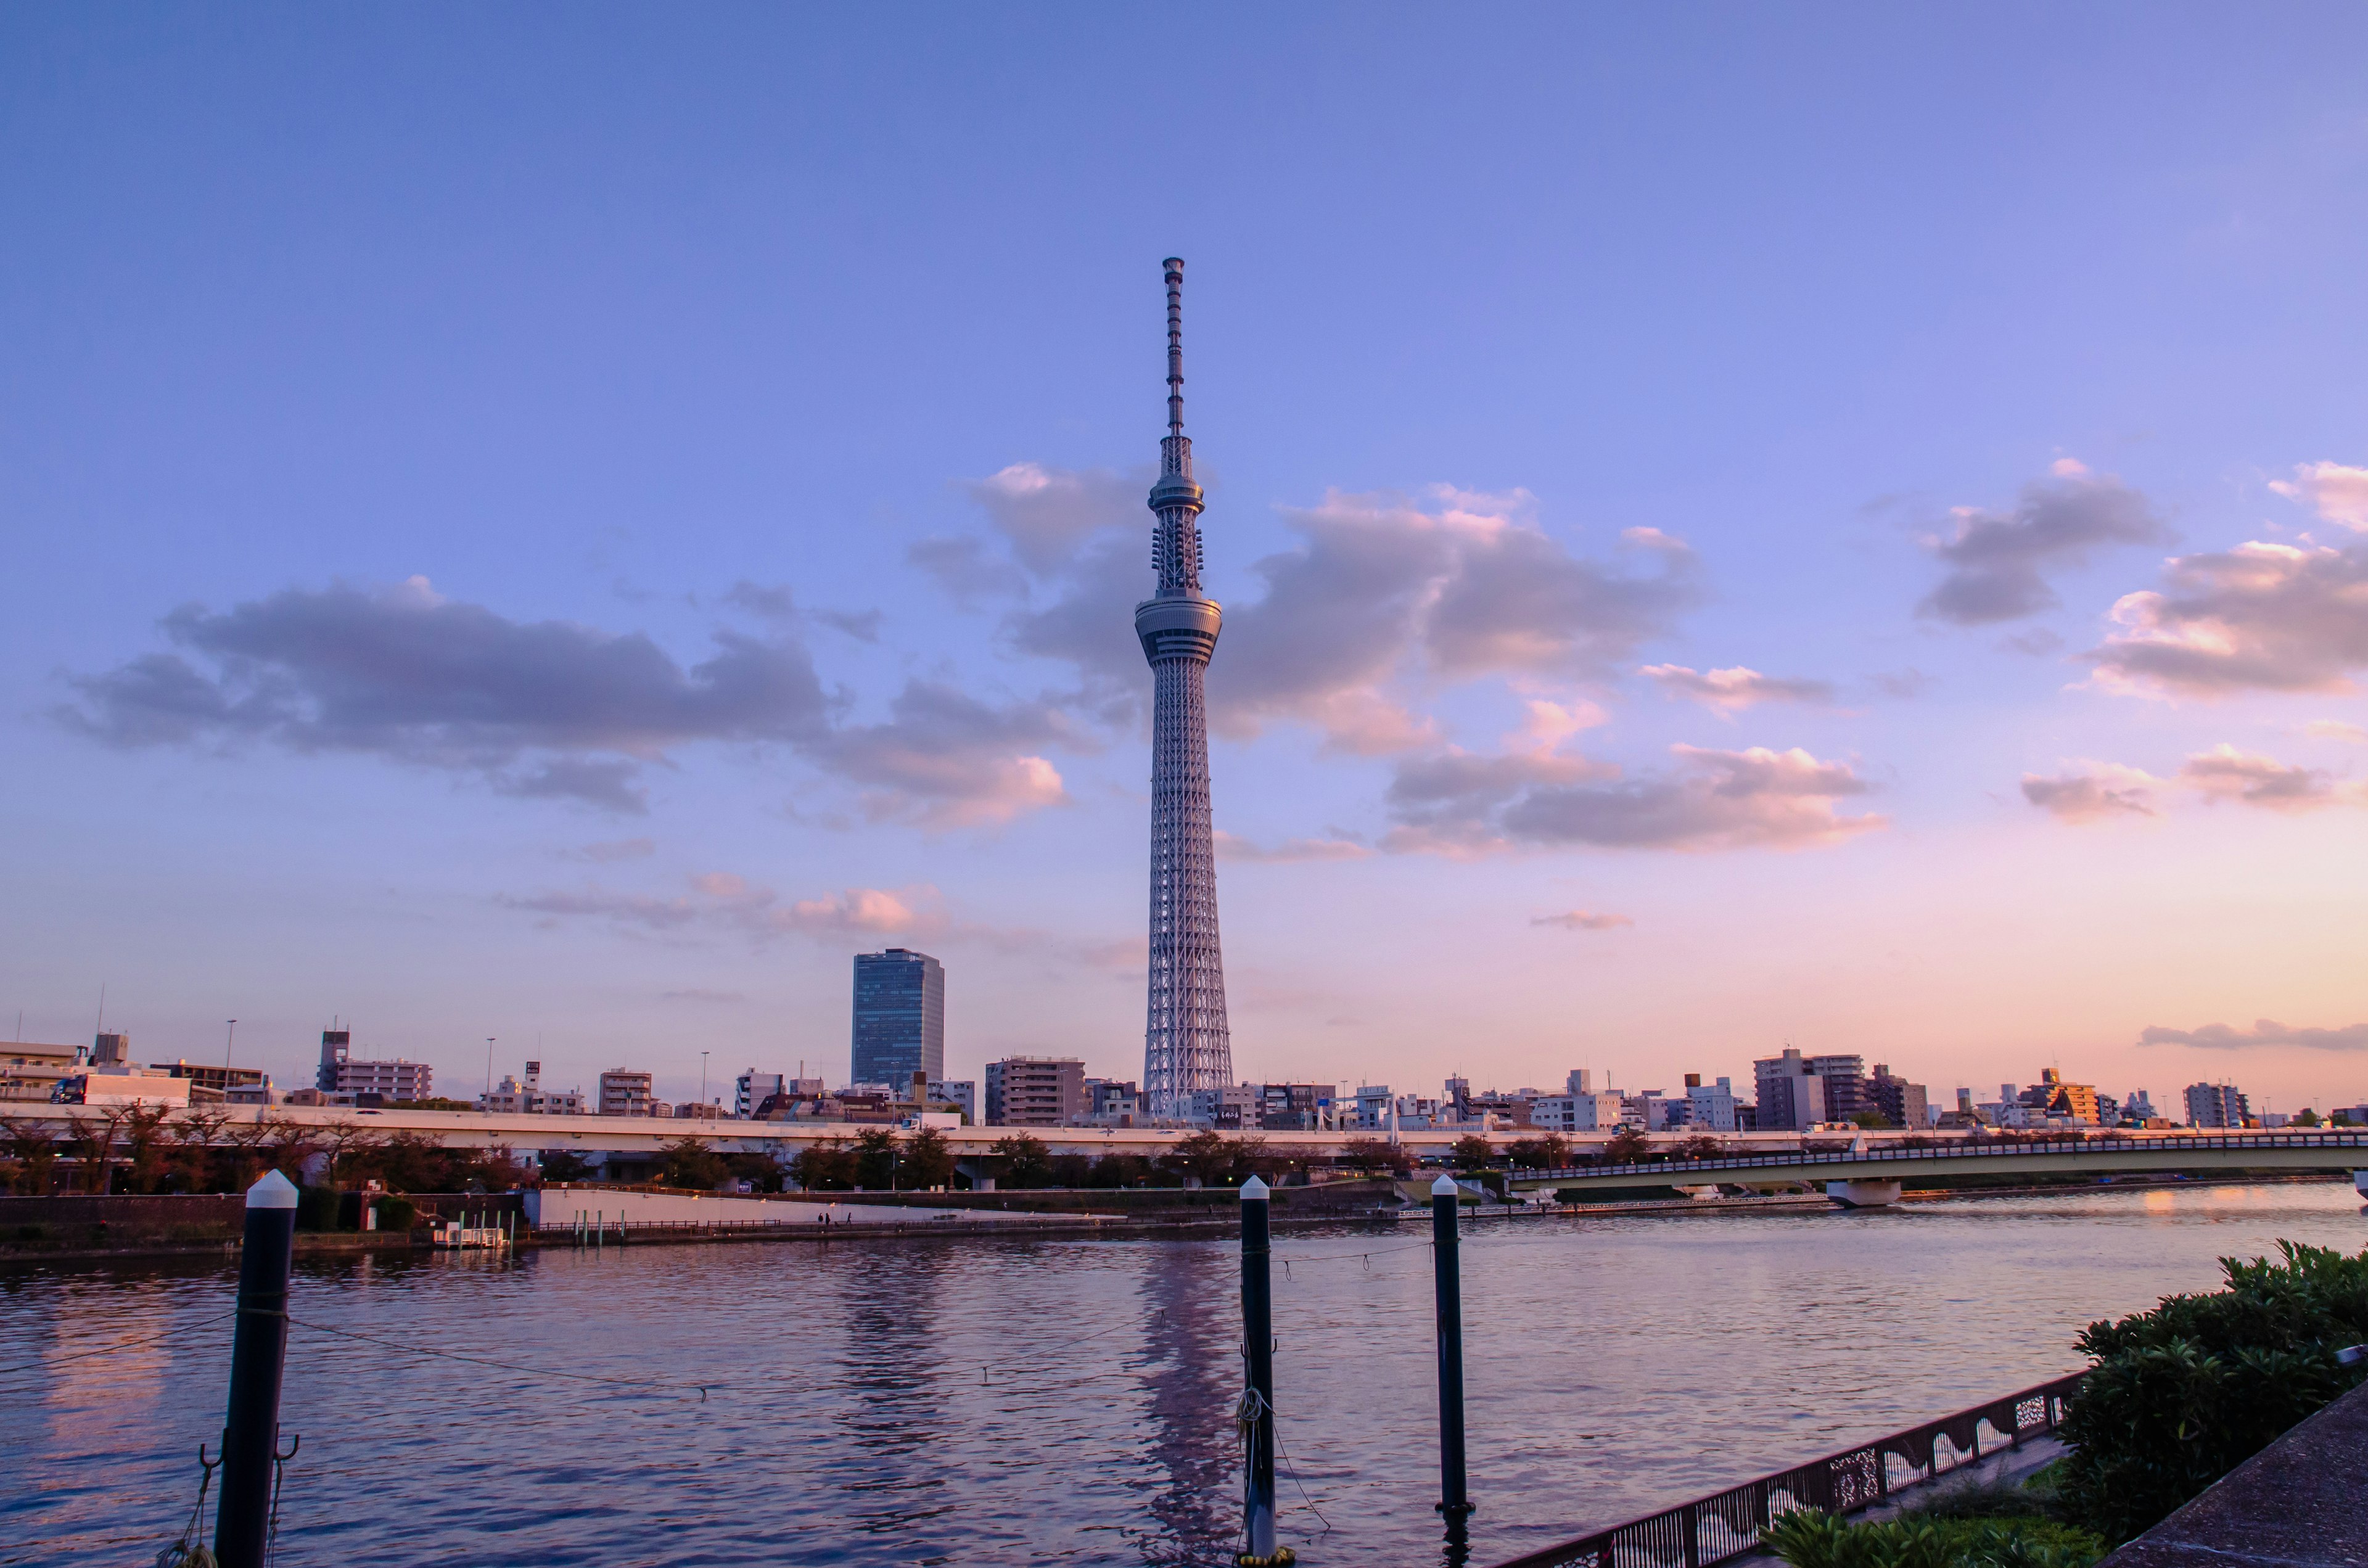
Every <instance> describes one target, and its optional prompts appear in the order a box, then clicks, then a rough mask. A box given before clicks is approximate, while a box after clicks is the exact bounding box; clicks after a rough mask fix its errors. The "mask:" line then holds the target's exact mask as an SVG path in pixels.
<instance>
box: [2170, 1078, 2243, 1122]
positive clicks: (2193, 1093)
mask: <svg viewBox="0 0 2368 1568" xmlns="http://www.w3.org/2000/svg"><path fill="white" fill-rule="evenodd" d="M2186 1098H2187V1125H2188V1126H2190V1127H2199V1128H2202V1127H2211V1128H2230V1127H2242V1126H2244V1125H2245V1122H2246V1120H2247V1119H2248V1118H2249V1117H2250V1116H2251V1115H2252V1109H2251V1108H2250V1107H2249V1106H2248V1105H2247V1104H2246V1102H2245V1096H2244V1094H2243V1093H2242V1092H2241V1091H2240V1090H2238V1089H2237V1085H2234V1084H2190V1085H2187V1096H2186Z"/></svg>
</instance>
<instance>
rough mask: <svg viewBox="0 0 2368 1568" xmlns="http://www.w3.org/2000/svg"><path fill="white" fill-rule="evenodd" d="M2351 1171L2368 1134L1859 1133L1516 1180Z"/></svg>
mask: <svg viewBox="0 0 2368 1568" xmlns="http://www.w3.org/2000/svg"><path fill="white" fill-rule="evenodd" d="M2234 1170H2246V1171H2270V1170H2275V1171H2350V1172H2351V1173H2352V1180H2353V1185H2354V1186H2356V1187H2359V1188H2360V1189H2361V1191H2362V1195H2363V1196H2368V1131H2359V1130H2345V1129H2332V1130H2326V1131H2295V1132H2232V1133H2225V1134H2184V1135H2178V1136H2167V1137H2165V1136H2157V1137H2144V1136H2131V1135H2123V1134H2117V1133H2101V1134H2096V1135H2091V1136H2085V1137H2078V1138H2048V1139H2034V1140H2032V1141H2030V1142H2021V1141H2017V1142H2007V1141H2006V1140H2003V1139H1989V1138H1985V1139H1979V1140H1970V1139H1969V1140H1965V1141H1963V1142H1953V1143H1946V1144H1940V1145H1936V1146H1934V1147H1930V1148H1909V1147H1905V1146H1902V1145H1900V1144H1897V1143H1892V1144H1879V1143H1873V1142H1868V1141H1866V1140H1863V1139H1861V1140H1859V1141H1857V1142H1854V1143H1853V1144H1852V1145H1851V1146H1850V1148H1849V1149H1847V1150H1810V1149H1794V1150H1776V1151H1759V1152H1755V1153H1737V1154H1735V1155H1731V1156H1728V1157H1725V1158H1721V1159H1714V1160H1661V1161H1654V1162H1646V1163H1641V1164H1637V1165H1580V1166H1574V1167H1570V1168H1568V1169H1564V1170H1551V1171H1520V1172H1516V1173H1515V1174H1514V1175H1513V1176H1512V1177H1511V1178H1510V1181H1509V1185H1510V1186H1511V1187H1515V1188H1517V1189H1520V1190H1524V1191H1531V1192H1534V1191H1538V1190H1541V1189H1543V1188H1546V1187H1552V1188H1554V1190H1556V1191H1557V1192H1569V1191H1574V1190H1575V1191H1577V1192H1581V1193H1590V1192H1611V1191H1621V1190H1633V1189H1634V1188H1636V1187H1648V1186H1665V1187H1675V1188H1679V1189H1680V1190H1682V1189H1686V1188H1691V1187H1712V1186H1721V1187H1759V1188H1770V1187H1792V1186H1798V1185H1800V1184H1802V1183H1804V1182H1815V1181H1823V1182H1824V1183H1825V1184H1826V1193H1827V1197H1829V1198H1832V1199H1834V1200H1835V1201H1836V1202H1839V1203H1844V1204H1848V1205H1850V1206H1851V1207H1854V1208H1873V1207H1880V1206H1882V1205H1884V1204H1886V1203H1892V1202H1896V1201H1897V1200H1898V1198H1899V1194H1900V1191H1901V1187H1902V1184H1904V1183H1913V1182H1918V1181H1931V1180H1936V1179H1941V1178H1944V1177H1949V1176H2056V1175H2106V1174H2112V1173H2119V1172H2127V1173H2131V1174H2138V1173H2159V1172H2203V1171H2234Z"/></svg>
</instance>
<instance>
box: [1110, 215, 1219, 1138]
mask: <svg viewBox="0 0 2368 1568" xmlns="http://www.w3.org/2000/svg"><path fill="white" fill-rule="evenodd" d="M1151 509H1152V511H1154V512H1155V513H1156V514H1158V517H1159V522H1158V525H1157V527H1156V528H1154V530H1153V532H1152V546H1151V557H1152V564H1153V565H1154V566H1155V567H1156V569H1157V570H1158V573H1159V587H1158V591H1157V592H1156V593H1155V594H1154V595H1153V596H1152V597H1150V598H1147V599H1145V600H1144V601H1143V603H1141V604H1139V605H1137V606H1135V607H1134V634H1135V637H1136V638H1137V639H1138V640H1139V641H1140V642H1142V643H1143V656H1144V658H1145V659H1148V660H1149V661H1150V662H1151V679H1152V706H1151V952H1150V959H1151V978H1150V984H1149V990H1150V997H1149V1006H1148V1017H1147V1018H1146V1020H1145V1023H1144V1037H1143V1096H1144V1109H1145V1110H1147V1111H1148V1112H1149V1113H1150V1114H1151V1115H1152V1116H1153V1117H1155V1118H1175V1117H1179V1116H1182V1115H1184V1114H1185V1113H1186V1112H1187V1111H1189V1110H1190V1108H1191V1096H1192V1093H1193V1091H1195V1090H1197V1089H1214V1088H1222V1087H1224V1085H1227V1084H1229V1083H1231V1082H1232V1081H1233V1077H1234V1048H1233V1035H1232V1031H1231V1030H1230V1029H1229V1028H1228V1027H1227V1025H1226V1022H1225V965H1224V957H1223V955H1222V954H1221V953H1220V951H1219V949H1218V943H1217V862H1216V853H1215V845H1214V841H1213V835H1212V832H1211V829H1210V821H1209V722H1208V711H1207V702H1206V698H1205V695H1204V690H1203V686H1204V677H1205V676H1206V675H1207V673H1208V668H1209V656H1210V655H1211V654H1212V653H1215V652H1216V650H1217V632H1218V630H1219V628H1220V626H1221V624H1222V623H1223V621H1224V613H1223V611H1221V610H1220V609H1219V608H1218V606H1217V601H1216V600H1214V599H1212V598H1210V597H1208V596H1207V595H1205V594H1203V593H1202V592H1201V525H1200V518H1201V487H1200V486H1199V485H1198V484H1195V483H1192V443H1191V441H1190V438H1189V437H1186V436H1185V434H1184V264H1183V263H1182V262H1181V261H1179V260H1178V259H1177V258H1175V257H1174V256H1170V257H1168V259H1167V438H1166V439H1164V440H1162V441H1161V442H1160V443H1159V483H1157V484H1155V485H1153V486H1152V487H1151Z"/></svg>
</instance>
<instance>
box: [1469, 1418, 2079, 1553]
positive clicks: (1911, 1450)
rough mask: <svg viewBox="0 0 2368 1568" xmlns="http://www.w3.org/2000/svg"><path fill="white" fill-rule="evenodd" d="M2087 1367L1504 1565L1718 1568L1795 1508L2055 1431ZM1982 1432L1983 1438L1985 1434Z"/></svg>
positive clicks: (1888, 1490)
mask: <svg viewBox="0 0 2368 1568" xmlns="http://www.w3.org/2000/svg"><path fill="white" fill-rule="evenodd" d="M2085 1376H2087V1374H2086V1373H2079V1372H2076V1373H2074V1374H2073V1375H2072V1376H2070V1377H2066V1378H2057V1379H2055V1381H2052V1382H2044V1383H2041V1384H2038V1385H2037V1386H2036V1387H2033V1388H2027V1389H2024V1390H2023V1391H2022V1392H2020V1393H2010V1394H2008V1395H2007V1396H2006V1397H2005V1398H2003V1399H1994V1400H1992V1401H1990V1402H1989V1403H1987V1404H1977V1405H1975V1406H1974V1407H1973V1408H1972V1409H1970V1410H1960V1411H1958V1412H1957V1413H1956V1414H1955V1415H1944V1416H1942V1417H1941V1419H1940V1420H1938V1421H1927V1422H1925V1423H1924V1424H1923V1425H1922V1426H1910V1427H1908V1428H1907V1430H1906V1431H1904V1432H1894V1433H1892V1434H1891V1435H1890V1436H1888V1437H1877V1438H1875V1439H1874V1440H1873V1442H1871V1443H1861V1444H1860V1445H1859V1446H1857V1447H1856V1448H1851V1449H1843V1450H1842V1451H1841V1452H1840V1453H1838V1454H1827V1456H1826V1457H1825V1458H1824V1459H1821V1460H1811V1461H1810V1462H1809V1463H1807V1464H1804V1465H1795V1466H1794V1467H1793V1468H1792V1469H1791V1470H1782V1471H1777V1472H1776V1473H1775V1474H1773V1475H1763V1476H1761V1477H1759V1479H1758V1480H1757V1481H1747V1482H1745V1483H1743V1484H1742V1485H1740V1486H1730V1487H1728V1488H1727V1489H1726V1490H1725V1491H1724V1492H1713V1493H1712V1494H1710V1495H1709V1496H1707V1497H1697V1498H1695V1499H1694V1500H1693V1501H1692V1502H1691V1503H1680V1504H1679V1505H1678V1506H1676V1507H1674V1508H1664V1509H1662V1510H1661V1511H1660V1512H1659V1513H1657V1514H1650V1515H1647V1516H1645V1517H1644V1518H1641V1519H1631V1520H1629V1521H1628V1522H1627V1523H1626V1524H1624V1525H1614V1526H1612V1527H1611V1528H1610V1529H1604V1530H1597V1531H1596V1532H1594V1533H1593V1534H1591V1535H1583V1536H1580V1537H1579V1538H1578V1539H1577V1540H1566V1541H1564V1542H1563V1543H1562V1544H1561V1545H1559V1546H1550V1547H1547V1548H1546V1549H1544V1550H1543V1551H1532V1552H1531V1553H1530V1554H1528V1555H1527V1556H1525V1557H1517V1558H1514V1559H1513V1560H1512V1561H1510V1562H1505V1563H1501V1564H1499V1565H1498V1568H1680V1565H1682V1568H1713V1564H1716V1563H1720V1562H1727V1561H1729V1560H1730V1559H1733V1558H1736V1557H1741V1556H1744V1555H1746V1554H1747V1553H1748V1552H1752V1551H1758V1550H1759V1532H1760V1531H1761V1530H1763V1529H1766V1528H1768V1527H1769V1526H1770V1524H1772V1523H1774V1522H1775V1521H1776V1520H1777V1519H1779V1518H1782V1517H1783V1516H1784V1515H1786V1514H1789V1513H1791V1512H1793V1510H1794V1509H1797V1508H1820V1509H1823V1510H1824V1511H1826V1512H1827V1513H1829V1514H1848V1513H1852V1512H1855V1511H1856V1510H1858V1509H1861V1508H1865V1507H1869V1506H1873V1505H1874V1504H1876V1503H1880V1502H1882V1501H1883V1500H1884V1499H1885V1498H1887V1497H1889V1496H1890V1495H1891V1494H1894V1493H1895V1492H1899V1491H1903V1490H1905V1489H1906V1488H1907V1487H1911V1486H1916V1485H1919V1484H1921V1483H1925V1482H1929V1481H1934V1480H1937V1479H1939V1478H1940V1477H1941V1476H1944V1475H1947V1474H1949V1473H1950V1472H1951V1471H1954V1470H1956V1469H1958V1468H1959V1467H1961V1466H1964V1465H1967V1464H1971V1463H1973V1462H1974V1461H1975V1460H1978V1459H1984V1458H1987V1457H1988V1456H1989V1455H1991V1454H1995V1453H1998V1452H2000V1451H2001V1450H2003V1449H2009V1448H2013V1447H2016V1446H2018V1445H2020V1444H2021V1443H2022V1442H2023V1441H2024V1440H2026V1439H2028V1438H2030V1437H2036V1436H2039V1435H2040V1434H2042V1433H2045V1432H2052V1431H2054V1430H2055V1427H2056V1426H2057V1424H2058V1423H2060V1422H2061V1421H2062V1420H2063V1419H2064V1415H2065V1412H2066V1408H2067V1407H2068V1406H2069V1404H2070V1403H2071V1400H2072V1396H2073V1395H2074V1394H2075V1393H2077V1392H2079V1388H2080V1381H2081V1379H2082V1378H2084V1377H2085ZM1985 1431H1987V1434H1988V1437H1987V1441H1985V1440H1984V1434H1985Z"/></svg>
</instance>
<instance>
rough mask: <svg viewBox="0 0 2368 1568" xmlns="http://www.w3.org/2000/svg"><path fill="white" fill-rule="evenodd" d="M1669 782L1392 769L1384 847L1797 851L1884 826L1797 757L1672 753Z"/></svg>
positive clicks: (1520, 763)
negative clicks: (1852, 812)
mask: <svg viewBox="0 0 2368 1568" xmlns="http://www.w3.org/2000/svg"><path fill="white" fill-rule="evenodd" d="M1669 755H1670V756H1671V757H1672V758H1673V759H1674V764H1675V766H1674V767H1672V768H1671V769H1669V770H1668V771H1667V772H1663V773H1658V774H1651V775H1645V776H1643V777H1640V778H1621V777H1620V769H1618V768H1617V767H1611V766H1610V765H1608V764H1602V763H1595V762H1589V761H1588V760H1586V759H1583V758H1577V757H1564V756H1539V755H1530V756H1522V755H1518V754H1514V755H1507V756H1470V755H1468V754H1463V753H1451V754H1448V755H1445V756H1433V757H1425V758H1417V759H1412V760H1409V761H1407V762H1406V763H1402V764H1400V765H1399V767H1398V769H1397V773H1396V777H1395V779H1394V780H1393V781H1392V783H1391V786H1390V790H1389V805H1390V810H1391V814H1392V815H1393V816H1394V817H1395V819H1396V822H1397V825H1396V826H1395V827H1394V828H1393V829H1392V830H1391V832H1390V833H1389V835H1387V836H1386V837H1385V838H1384V839H1383V847H1384V848H1388V849H1393V850H1397V851H1401V852H1421V853H1430V854H1444V855H1452V856H1470V855H1478V854H1486V853H1491V852H1495V851H1500V850H1506V849H1514V848H1531V849H1556V848H1572V847H1577V846H1589V847H1597V848H1624V849H1683V850H1697V851H1699V850H1717V849H1743V848H1777V849H1798V848H1807V847H1812V846H1820V845H1828V844H1835V843H1839V842H1840V841H1842V840H1843V839H1846V838H1850V837H1852V836H1854V835H1858V834H1861V833H1870V832H1873V831H1875V830H1877V829H1880V828H1882V827H1884V826H1885V825H1887V824H1886V820H1885V819H1884V818H1883V817H1881V816H1876V815H1873V814H1865V815H1860V816H1844V815H1842V814H1840V813H1839V812H1838V811H1837V809H1836V806H1837V803H1838V802H1839V801H1843V800H1846V799H1849V798H1850V797H1852V796H1856V795H1861V794H1865V793H1867V792H1868V790H1869V789H1870V788H1871V787H1870V786H1869V785H1868V784H1867V783H1866V781H1865V780H1864V779H1862V778H1859V777H1858V775H1857V774H1856V773H1855V772H1853V771H1852V770H1851V768H1850V767H1849V765H1848V764H1845V763H1839V762H1826V761H1821V760H1820V759H1818V758H1817V757H1816V756H1811V755H1810V754H1809V753H1808V752H1806V751H1804V750H1802V749H1801V748H1799V747H1797V746H1796V747H1794V748H1793V749H1791V750H1789V751H1781V752H1780V751H1772V750H1770V749H1769V748H1767V747H1764V746H1753V747H1751V748H1749V749H1748V750H1745V751H1715V750H1711V749H1707V748H1704V747H1701V746H1688V745H1678V746H1671V747H1670V748H1669Z"/></svg>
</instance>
